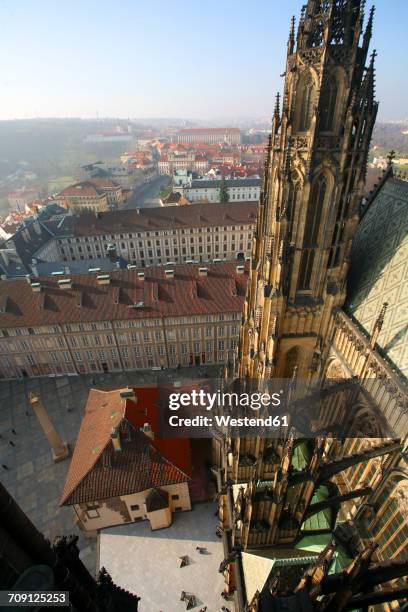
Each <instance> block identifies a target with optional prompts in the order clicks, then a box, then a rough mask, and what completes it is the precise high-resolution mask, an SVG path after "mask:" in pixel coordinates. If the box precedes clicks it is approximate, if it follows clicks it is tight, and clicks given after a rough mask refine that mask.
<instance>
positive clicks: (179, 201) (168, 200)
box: [160, 191, 190, 206]
mask: <svg viewBox="0 0 408 612" xmlns="http://www.w3.org/2000/svg"><path fill="white" fill-rule="evenodd" d="M160 204H161V206H185V205H186V204H190V202H189V201H188V200H187V198H185V197H184V196H182V195H181V193H178V192H177V191H173V192H172V193H169V195H168V196H167V197H165V198H163V199H161V200H160Z"/></svg>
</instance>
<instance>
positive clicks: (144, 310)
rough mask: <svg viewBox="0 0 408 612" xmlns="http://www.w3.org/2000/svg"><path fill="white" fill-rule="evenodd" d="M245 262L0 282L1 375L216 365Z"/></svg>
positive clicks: (230, 332) (236, 314) (228, 347)
mask: <svg viewBox="0 0 408 612" xmlns="http://www.w3.org/2000/svg"><path fill="white" fill-rule="evenodd" d="M247 282H248V266H246V265H243V264H238V265H237V264H233V263H216V264H209V265H206V266H195V265H186V264H184V265H182V266H172V267H168V268H164V267H157V268H149V269H148V270H146V269H144V270H143V269H137V268H135V269H132V270H118V271H115V272H110V273H101V272H99V271H98V270H95V271H93V272H89V274H81V275H71V274H58V275H53V276H51V277H50V276H47V277H38V278H31V279H13V280H2V281H0V378H6V379H9V378H25V377H32V376H49V375H59V374H90V373H93V372H101V373H102V372H111V371H112V372H115V371H116V372H118V371H126V370H135V369H143V368H175V367H176V366H177V365H178V364H181V365H184V366H188V365H202V364H222V363H224V362H225V360H226V357H227V354H228V351H234V350H235V347H236V343H237V341H238V337H239V330H240V321H241V312H242V308H243V304H244V300H245V293H246V286H247Z"/></svg>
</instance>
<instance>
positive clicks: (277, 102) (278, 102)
mask: <svg viewBox="0 0 408 612" xmlns="http://www.w3.org/2000/svg"><path fill="white" fill-rule="evenodd" d="M273 114H274V116H275V117H279V116H280V93H279V92H278V93H277V94H276V101H275V110H274V111H273Z"/></svg>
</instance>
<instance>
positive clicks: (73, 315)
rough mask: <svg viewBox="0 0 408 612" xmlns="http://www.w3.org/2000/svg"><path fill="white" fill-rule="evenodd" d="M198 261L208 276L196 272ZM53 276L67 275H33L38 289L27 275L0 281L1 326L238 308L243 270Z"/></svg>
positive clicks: (181, 268)
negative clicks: (103, 277)
mask: <svg viewBox="0 0 408 612" xmlns="http://www.w3.org/2000/svg"><path fill="white" fill-rule="evenodd" d="M186 208H187V207H186ZM203 266H206V267H207V268H208V276H199V274H198V268H199V267H203ZM138 271H140V272H144V274H145V280H141V279H140V278H139V277H138ZM58 278H60V279H61V278H67V276H66V275H65V276H60V277H55V276H52V277H41V278H38V281H39V282H40V283H41V288H42V290H41V291H40V292H34V291H33V289H32V288H31V286H30V283H29V282H27V280H26V279H24V280H23V279H6V280H0V305H1V308H0V329H6V328H9V327H34V326H41V325H53V324H56V323H74V322H81V321H108V320H110V321H112V320H128V319H141V318H155V317H169V316H183V315H194V314H197V315H199V314H209V313H222V312H241V310H242V306H243V302H244V297H245V291H246V284H247V280H248V271H247V269H246V270H245V273H244V274H238V273H237V271H236V267H235V265H234V264H233V263H216V264H201V265H200V266H197V265H192V264H184V265H178V266H174V278H168V277H167V276H166V275H165V268H164V267H152V268H141V269H140V270H137V269H131V270H117V271H116V270H115V271H113V272H110V284H109V285H100V284H98V281H97V273H89V274H78V275H75V274H73V275H70V276H69V278H71V281H72V288H71V289H68V288H64V289H62V288H60V287H59V285H58ZM137 304H139V307H136V305H137Z"/></svg>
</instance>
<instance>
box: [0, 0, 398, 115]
mask: <svg viewBox="0 0 408 612" xmlns="http://www.w3.org/2000/svg"><path fill="white" fill-rule="evenodd" d="M300 5H301V2H299V0H289V1H288V2H286V3H285V5H284V6H281V5H277V3H272V4H271V5H269V4H268V3H267V2H265V1H264V0H256V1H255V3H253V4H251V6H250V7H247V6H241V7H239V10H238V11H237V10H236V5H233V4H232V3H231V2H230V1H229V0H227V1H226V2H224V3H222V5H221V6H220V5H216V4H215V2H213V1H210V2H209V3H208V4H207V6H206V8H207V10H206V12H205V13H204V12H203V11H202V10H200V8H199V7H198V6H196V5H193V6H191V5H189V4H187V3H186V2H183V1H182V2H178V3H175V4H173V5H171V6H169V5H166V4H165V3H164V2H159V4H158V10H155V11H153V10H152V8H151V7H149V5H148V3H147V2H145V1H143V2H139V3H138V4H137V6H135V5H133V4H132V3H130V2H125V3H124V4H122V5H121V12H120V13H119V12H118V11H117V7H116V6H115V5H113V3H111V2H109V1H105V2H102V3H98V5H96V3H95V2H93V1H91V2H89V3H87V4H86V6H85V5H82V4H81V3H79V2H74V3H73V4H71V5H69V6H68V5H61V4H59V5H58V6H57V5H53V4H52V3H50V2H48V1H46V2H44V3H42V4H41V7H40V10H38V7H37V6H35V5H34V3H30V2H22V3H20V4H18V5H12V4H11V3H8V2H3V3H2V6H1V8H0V15H1V18H2V22H3V25H4V35H3V38H2V44H3V54H2V55H3V57H6V56H8V57H9V58H11V60H9V61H8V62H7V63H5V65H4V66H3V67H2V72H1V83H2V92H3V99H2V104H1V105H0V119H1V120H7V119H17V118H20V119H27V118H35V117H40V118H42V117H61V118H62V117H81V118H95V117H96V116H99V117H118V118H127V117H130V118H142V119H143V118H152V119H153V118H164V117H173V118H189V119H192V120H194V119H201V120H203V121H208V122H210V121H212V120H214V121H215V120H217V119H218V120H222V119H223V118H225V119H226V120H228V121H229V122H233V121H234V120H238V119H243V118H249V117H253V118H257V117H266V116H269V115H270V113H271V109H272V107H273V99H274V95H275V93H276V92H277V91H281V90H282V85H283V79H281V78H279V76H278V75H279V74H281V73H282V72H283V70H284V66H285V49H286V41H287V36H288V32H289V23H290V18H291V16H292V15H296V16H298V14H299V9H300ZM375 5H376V14H375V23H376V24H377V27H376V28H375V34H374V37H373V41H372V45H371V48H372V49H374V48H375V49H377V51H378V59H377V70H376V75H377V90H376V95H377V98H378V99H379V100H380V109H379V120H380V121H381V120H397V119H404V118H406V117H407V116H408V112H406V110H405V108H406V105H405V102H404V100H405V98H406V97H407V95H408V86H407V84H406V83H405V82H403V81H401V79H400V78H399V75H400V74H403V62H404V57H405V56H406V52H407V42H406V38H405V36H404V24H405V23H406V18H407V17H408V5H406V3H404V2H403V1H402V0H396V1H395V2H394V6H393V8H394V11H393V12H390V11H387V3H386V2H385V0H377V2H376V3H375ZM369 8H370V5H369V4H367V8H366V13H368V11H369ZM96 9H98V10H96ZM396 14H398V15H399V18H398V19H395V18H394V17H395V15H396ZM404 17H405V18H404ZM200 33H201V35H200ZM16 34H18V35H16ZM187 84H188V85H187ZM221 91H222V95H220V92H221Z"/></svg>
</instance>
